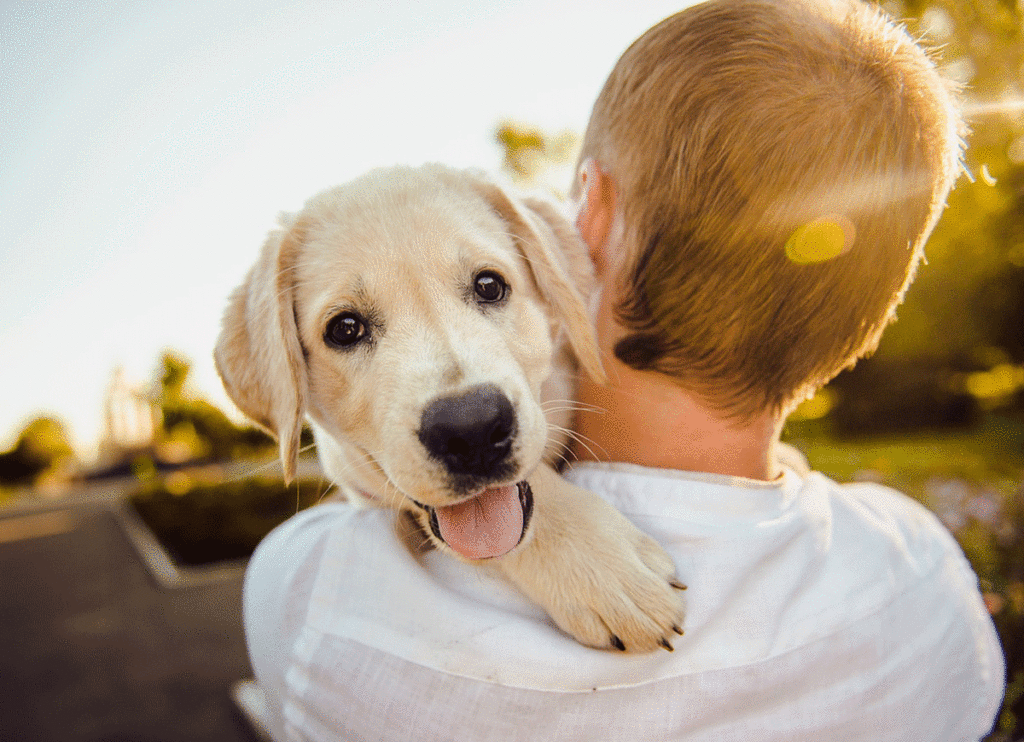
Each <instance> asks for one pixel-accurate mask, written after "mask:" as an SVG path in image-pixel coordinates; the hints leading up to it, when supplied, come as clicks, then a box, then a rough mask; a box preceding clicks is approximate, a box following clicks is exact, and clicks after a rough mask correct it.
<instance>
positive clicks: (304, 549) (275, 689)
mask: <svg viewBox="0 0 1024 742" xmlns="http://www.w3.org/2000/svg"><path fill="white" fill-rule="evenodd" d="M350 510H351V506H350V505H347V504H344V503H330V504H324V505H318V506H316V507H313V508H310V509H309V510H305V511H303V512H301V513H299V514H297V515H295V516H293V517H291V518H290V519H288V520H287V521H285V522H284V523H282V524H281V525H280V526H278V527H277V528H276V529H274V530H273V531H271V533H269V534H268V535H267V536H266V537H265V538H264V539H263V541H262V542H260V544H259V546H258V547H257V549H256V551H255V552H254V553H253V555H252V558H251V559H250V560H249V565H248V567H247V568H246V572H245V582H244V585H243V589H242V615H243V621H244V624H245V640H246V645H247V647H248V650H249V660H250V662H251V663H252V668H253V673H254V674H255V676H256V680H257V681H258V682H259V685H260V688H261V689H262V690H263V693H264V694H265V696H266V699H267V704H268V707H269V708H268V712H269V717H270V719H269V721H270V726H271V730H272V733H273V735H274V738H275V739H283V738H284V737H283V720H282V716H281V710H282V704H283V698H284V688H285V682H284V676H285V673H286V672H287V670H288V666H289V662H290V657H291V652H292V647H293V645H294V643H295V640H296V638H297V636H298V633H299V631H300V630H301V628H302V624H303V622H304V621H305V619H306V614H307V612H308V609H309V599H310V595H311V594H312V592H313V585H314V582H315V580H316V576H317V573H318V571H319V565H320V559H321V556H322V554H323V551H324V546H325V544H326V541H327V537H328V535H329V534H330V530H331V526H332V525H333V524H334V523H335V522H337V520H338V519H339V518H342V517H344V516H345V515H346V514H347V513H348V512H349V511H350Z"/></svg>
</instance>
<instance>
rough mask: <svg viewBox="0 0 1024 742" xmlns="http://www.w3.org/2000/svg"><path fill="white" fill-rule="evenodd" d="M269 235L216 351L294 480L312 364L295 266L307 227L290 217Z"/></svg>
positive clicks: (242, 403) (240, 401)
mask: <svg viewBox="0 0 1024 742" xmlns="http://www.w3.org/2000/svg"><path fill="white" fill-rule="evenodd" d="M281 223H282V226H283V229H280V230H275V231H273V232H271V233H270V234H269V235H268V236H267V240H266V242H264V243H263V249H262V251H261V252H260V257H259V259H258V260H257V261H256V265H254V266H253V267H252V269H251V270H250V271H249V274H248V275H247V276H246V278H245V281H243V283H242V285H241V286H239V287H238V288H237V289H235V291H234V292H233V293H232V294H231V297H230V298H229V299H228V308H227V310H226V311H225V312H224V319H223V322H222V325H221V332H220V337H218V338H217V346H216V349H215V350H214V360H215V362H216V365H217V371H218V373H219V374H220V377H221V379H222V380H223V382H224V388H225V389H226V390H227V393H228V396H230V397H231V399H232V400H233V401H234V403H235V404H236V405H238V408H239V409H240V410H241V411H242V412H244V413H245V414H246V415H248V416H249V417H251V418H252V419H253V420H254V421H256V422H257V423H258V424H259V425H260V426H261V427H263V428H265V429H266V430H267V431H269V432H270V433H271V434H272V435H273V436H274V437H275V438H277V442H278V446H279V449H280V453H281V463H282V466H283V467H284V478H285V481H286V482H291V480H292V479H293V478H294V476H295V467H296V463H297V460H298V453H299V437H300V435H301V433H302V423H303V419H304V416H305V407H306V402H305V400H306V366H305V360H304V357H303V352H302V346H301V344H300V342H299V332H298V327H297V326H296V321H295V307H294V296H293V295H294V291H293V284H294V277H293V267H294V265H295V260H296V255H297V253H298V251H299V249H300V248H301V244H302V240H303V237H304V228H303V226H302V223H301V221H292V220H291V219H288V218H286V217H282V220H281Z"/></svg>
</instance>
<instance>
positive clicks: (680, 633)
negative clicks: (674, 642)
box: [672, 626, 685, 636]
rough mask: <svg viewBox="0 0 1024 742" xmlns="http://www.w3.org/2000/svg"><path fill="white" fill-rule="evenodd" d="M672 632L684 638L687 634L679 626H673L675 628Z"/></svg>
mask: <svg viewBox="0 0 1024 742" xmlns="http://www.w3.org/2000/svg"><path fill="white" fill-rule="evenodd" d="M672 630H673V631H674V632H676V633H677V634H679V636H682V635H683V634H684V633H685V632H684V631H683V630H682V629H681V628H679V627H678V626H673V627H672Z"/></svg>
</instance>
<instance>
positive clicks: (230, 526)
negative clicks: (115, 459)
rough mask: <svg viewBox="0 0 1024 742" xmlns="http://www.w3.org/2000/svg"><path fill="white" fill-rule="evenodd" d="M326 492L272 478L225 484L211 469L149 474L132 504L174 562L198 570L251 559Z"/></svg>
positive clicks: (311, 483) (315, 485)
mask: <svg viewBox="0 0 1024 742" xmlns="http://www.w3.org/2000/svg"><path fill="white" fill-rule="evenodd" d="M150 474H152V472H150ZM326 490H327V487H326V486H325V485H324V484H323V482H322V481H320V480H314V479H307V480H300V481H298V482H293V483H292V484H291V485H290V486H285V485H284V483H283V482H282V481H281V480H280V479H278V478H276V477H269V476H268V477H261V476H251V477H247V478H244V479H236V480H231V481H223V479H222V476H221V473H220V472H219V470H217V469H216V468H213V469H212V470H211V469H209V468H207V469H191V470H178V471H174V472H171V473H170V474H167V475H166V476H164V477H160V476H150V477H149V478H148V481H146V482H145V483H144V484H143V486H142V488H141V489H140V490H139V491H138V492H136V493H135V494H133V495H132V496H131V498H130V499H129V502H130V504H131V505H132V507H134V508H135V510H136V511H137V512H138V513H139V515H140V517H141V518H142V519H143V521H145V523H146V525H148V526H149V528H150V529H151V530H152V531H153V533H154V534H156V536H157V538H158V539H159V540H160V542H161V543H162V544H163V545H164V546H165V547H166V548H167V550H168V552H169V553H170V554H171V556H172V557H173V558H174V560H175V561H177V562H179V563H181V564H185V565H190V566H194V565H200V564H207V563H210V562H216V561H221V560H227V559H244V558H246V557H248V556H249V555H250V554H252V552H253V551H254V550H255V549H256V546H257V544H259V542H260V541H261V540H262V539H263V537H264V536H266V535H267V534H268V533H270V531H271V530H273V529H274V528H275V527H276V526H278V525H279V524H281V523H283V522H284V521H285V520H287V519H288V518H289V517H290V516H292V515H294V514H295V513H296V512H298V511H299V510H301V509H303V508H306V507H309V506H310V505H313V504H315V503H317V502H319V501H320V500H321V499H322V498H323V497H324V495H325V493H326Z"/></svg>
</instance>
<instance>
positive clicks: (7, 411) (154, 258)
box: [0, 0, 686, 453]
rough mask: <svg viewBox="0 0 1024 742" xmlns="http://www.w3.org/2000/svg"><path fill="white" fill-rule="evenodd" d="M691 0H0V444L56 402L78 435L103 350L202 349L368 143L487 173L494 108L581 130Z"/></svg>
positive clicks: (147, 354)
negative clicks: (622, 61)
mask: <svg viewBox="0 0 1024 742" xmlns="http://www.w3.org/2000/svg"><path fill="white" fill-rule="evenodd" d="M685 3H686V0H674V2H664V1H662V0H645V1H644V2H642V3H624V2H611V1H608V0H594V1H591V2H584V1H582V0H567V1H566V2H552V0H508V1H506V2H498V1H497V0H476V1H474V2H468V1H466V2H456V1H455V0H443V1H441V2H430V3H426V2H415V1H413V0H393V1H391V2H368V1H364V2H352V1H344V0H343V1H340V2H311V1H308V0H307V1H304V2H283V1H280V0H245V1H244V2H241V1H238V0H219V1H215V2H209V3H189V2H181V1H177V0H174V1H170V2H168V1H167V0H164V1H162V2H155V1H152V0H149V1H146V0H122V1H120V2H116V1H114V0H67V1H65V2H60V1H58V0H39V1H34V0H30V1H28V2H25V1H16V2H10V1H7V2H4V3H2V4H0V97H2V99H3V100H4V113H3V115H2V116H0V225H2V227H0V229H2V232H0V235H2V238H0V265H2V270H0V349H2V350H0V354H2V356H0V357H2V358H3V361H2V362H0V374H2V376H0V381H2V393H0V448H4V447H6V446H7V445H9V444H10V443H11V442H12V441H13V436H14V435H15V434H16V433H17V431H18V429H20V426H21V425H22V424H24V422H26V421H27V420H28V419H29V418H30V417H31V416H33V415H35V414H39V413H47V412H48V413H56V414H58V415H60V416H61V417H63V418H64V419H65V420H66V421H67V422H68V423H69V425H70V429H71V432H72V434H73V437H74V439H75V441H76V443H77V444H78V445H79V446H80V448H82V449H83V451H85V452H86V453H88V451H89V449H90V447H91V446H92V445H93V443H94V441H95V438H96V436H97V435H98V433H99V431H100V424H101V423H100V420H101V407H102V401H103V395H104V391H105V389H106V387H107V385H108V383H109V381H110V378H111V374H112V372H113V370H114V368H115V367H116V366H118V365H121V366H123V367H124V369H125V372H126V374H127V376H128V378H129V379H134V380H136V381H139V382H144V381H147V380H148V379H149V378H150V376H151V374H152V372H153V369H154V367H155V364H156V360H157V357H158V355H159V353H160V352H161V350H162V349H163V348H165V347H169V348H174V349H176V350H180V351H182V352H183V353H185V354H186V355H188V356H189V357H191V358H192V360H193V361H194V362H195V383H196V387H197V389H198V391H199V392H200V393H201V394H203V395H204V396H207V397H209V398H211V399H213V400H214V401H215V402H217V403H218V404H225V405H226V404H227V403H226V401H225V398H224V396H223V392H222V391H221V389H220V384H219V381H218V380H217V379H216V375H215V373H214V371H213V364H212V361H211V360H210V354H211V352H212V347H213V343H214V340H215V338H216V334H217V329H218V323H219V318H220V313H221V311H222V309H223V306H224V302H225V298H226V296H227V294H228V292H229V291H230V290H231V289H232V288H233V287H234V286H235V285H236V284H237V283H238V282H239V281H240V280H241V278H242V276H243V274H244V272H245V271H246V269H247V268H248V266H249V265H250V264H251V263H252V262H253V260H254V259H255V256H256V252H257V250H258V248H259V245H260V243H261V242H262V238H263V235H264V234H265V233H266V231H267V230H268V229H270V228H271V227H272V226H273V223H274V219H275V217H276V215H277V213H278V212H280V211H282V210H293V209H296V208H299V207H300V206H301V205H302V203H303V202H304V201H305V200H306V198H308V197H309V196H311V195H312V194H313V193H315V192H316V191H318V190H320V189H321V188H324V187H326V186H329V185H332V184H335V183H339V182H343V181H345V180H347V179H349V178H352V177H354V176H355V175H358V174H359V173H361V172H363V171H365V170H367V169H369V168H371V167H376V166H379V165H388V164H393V163H410V164H417V163H420V162H425V161H441V162H446V163H449V164H453V165H457V166H472V167H482V168H485V169H488V170H492V171H496V170H497V168H498V166H499V164H500V152H499V150H498V148H497V146H496V145H495V144H494V143H493V131H494V128H495V125H496V124H497V123H498V122H499V121H500V120H501V119H503V118H513V119H516V120H521V121H524V122H528V123H532V124H536V125H539V126H541V127H543V128H545V129H547V130H550V131H559V130H563V129H574V130H576V131H582V129H583V127H584V125H585V123H586V119H587V115H588V114H589V110H590V105H591V103H592V101H593V99H594V97H595V96H596V95H597V92H598V90H599V88H600V86H601V84H602V82H603V80H604V77H605V75H606V74H607V72H608V71H609V70H610V68H611V66H612V65H613V64H614V62H615V60H616V59H617V57H618V55H619V54H620V53H621V52H622V51H623V50H624V49H625V48H626V46H628V45H629V43H630V42H631V41H632V40H633V39H634V38H635V37H636V36H638V35H639V34H640V33H642V32H643V31H644V30H645V29H646V28H648V27H649V26H651V25H653V24H654V23H655V22H657V21H658V20H660V19H661V18H663V17H665V16H666V15H669V14H671V13H672V12H674V11H676V10H678V9H679V8H681V7H682V6H683V5H684V4H685Z"/></svg>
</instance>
